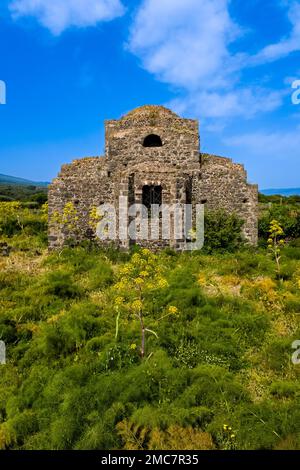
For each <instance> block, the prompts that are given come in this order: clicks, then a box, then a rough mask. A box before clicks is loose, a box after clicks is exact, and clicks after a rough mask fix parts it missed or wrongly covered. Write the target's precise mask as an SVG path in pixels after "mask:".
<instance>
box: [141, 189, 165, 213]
mask: <svg viewBox="0 0 300 470" xmlns="http://www.w3.org/2000/svg"><path fill="white" fill-rule="evenodd" d="M161 203H162V187H161V186H144V187H143V205H144V206H146V207H147V209H148V211H150V209H151V206H152V204H159V205H161Z"/></svg>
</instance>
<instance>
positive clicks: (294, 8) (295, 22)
mask: <svg viewBox="0 0 300 470" xmlns="http://www.w3.org/2000/svg"><path fill="white" fill-rule="evenodd" d="M282 6H283V7H285V8H287V17H288V19H289V21H290V23H291V27H292V30H291V33H290V34H289V35H288V36H287V37H284V38H282V39H281V40H280V41H279V42H277V43H274V44H269V45H268V46H266V47H264V48H263V49H262V50H261V51H260V52H258V53H257V54H256V55H254V56H253V57H251V58H250V59H249V58H248V65H259V64H265V63H268V62H274V61H276V60H279V59H282V58H284V57H286V56H288V55H289V54H291V53H292V52H296V51H300V2H299V1H298V0H292V1H290V0H285V1H282Z"/></svg>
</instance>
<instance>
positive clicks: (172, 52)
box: [128, 0, 300, 119]
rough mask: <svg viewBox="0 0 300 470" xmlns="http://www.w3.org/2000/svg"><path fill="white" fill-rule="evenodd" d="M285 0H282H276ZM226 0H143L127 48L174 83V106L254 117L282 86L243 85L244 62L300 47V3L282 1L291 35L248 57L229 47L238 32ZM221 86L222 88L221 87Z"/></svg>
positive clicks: (275, 103)
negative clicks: (287, 16)
mask: <svg viewBox="0 0 300 470" xmlns="http://www.w3.org/2000/svg"><path fill="white" fill-rule="evenodd" d="M281 1H284V0H281ZM230 3H231V2H230V0H185V1H184V2H183V1H181V0H144V1H143V2H142V4H141V6H140V8H139V9H138V11H137V13H136V16H135V18H134V22H133V25H132V27H131V34H130V39H129V42H128V48H129V50H130V51H131V52H132V53H134V54H135V55H136V56H138V57H139V58H140V60H141V64H142V66H143V67H144V68H145V69H146V70H148V71H149V72H150V73H153V74H154V75H155V76H156V78H157V79H159V80H160V81H163V82H166V83H169V84H170V85H172V86H175V87H177V89H178V90H177V96H178V97H177V98H176V99H175V100H173V101H171V102H170V103H169V105H170V106H171V107H173V109H174V110H176V111H178V112H181V113H185V114H194V115H196V116H201V117H202V118H203V117H207V118H222V119H223V118H227V117H236V116H244V117H248V118H249V117H253V116H255V115H256V114H257V113H263V112H269V111H273V110H275V109H277V108H279V107H280V106H281V104H282V102H283V98H284V96H285V94H286V91H285V90H283V91H276V90H272V89H268V88H266V87H265V86H257V85H256V84H253V85H251V84H248V85H247V86H245V85H244V86H242V80H241V76H242V73H243V72H244V70H245V69H247V68H248V67H249V66H254V65H259V64H261V63H263V62H264V61H265V62H267V61H268V60H271V59H270V58H271V57H272V60H276V59H279V58H280V57H281V56H282V55H283V54H288V53H290V52H291V51H292V50H295V48H296V47H298V48H300V3H299V2H298V1H292V2H290V1H289V2H286V0H285V1H284V3H285V6H287V7H288V15H289V18H290V20H291V23H292V25H293V29H292V33H291V35H290V36H289V37H288V38H286V39H283V40H282V41H281V42H280V43H278V44H277V45H271V46H268V47H266V48H264V49H263V50H262V51H261V52H260V53H258V54H256V55H255V56H253V57H250V56H249V55H248V54H247V53H246V52H245V51H240V52H239V53H237V52H236V53H232V47H231V46H232V45H233V44H234V42H235V41H236V40H237V39H238V38H239V37H240V36H241V35H243V30H242V28H241V27H240V26H239V25H238V24H237V23H236V22H234V21H233V19H232V18H231V16H230V13H229V6H230ZM220 90H221V91H220Z"/></svg>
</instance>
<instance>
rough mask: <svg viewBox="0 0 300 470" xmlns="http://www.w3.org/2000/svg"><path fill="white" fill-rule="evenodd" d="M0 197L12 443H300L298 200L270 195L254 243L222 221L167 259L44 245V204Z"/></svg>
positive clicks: (2, 414) (3, 378)
mask: <svg viewBox="0 0 300 470" xmlns="http://www.w3.org/2000/svg"><path fill="white" fill-rule="evenodd" d="M1 204H3V203H0V230H1V232H0V235H1V242H2V246H3V247H4V252H3V254H5V255H7V254H9V256H2V257H1V260H0V266H1V273H0V289H1V300H0V340H2V341H4V342H5V343H6V348H7V363H6V365H0V449H170V450H176V449H179V450H181V449H225V450H228V449H300V429H299V423H300V383H299V377H300V365H297V364H294V363H293V361H292V355H293V354H294V353H295V349H293V347H292V344H293V342H294V341H295V340H300V317H299V313H300V243H299V237H300V210H299V206H298V205H297V202H296V201H292V202H291V201H283V202H282V201H280V202H279V203H278V204H277V203H273V204H272V206H269V204H268V201H265V200H264V204H262V206H261V219H260V243H259V247H257V248H251V247H247V246H244V245H243V244H242V243H240V241H239V238H238V237H234V236H232V234H228V230H229V229H232V230H233V229H234V230H235V229H236V228H237V227H234V228H232V227H233V225H232V223H227V224H224V226H223V231H221V232H222V237H221V238H220V236H219V235H218V234H217V233H216V229H217V225H216V217H215V218H214V217H211V219H210V226H209V229H210V230H209V236H208V238H207V240H206V245H205V249H204V250H202V251H199V252H192V253H182V254H178V253H175V252H173V251H171V250H166V251H164V252H162V253H161V254H160V255H159V256H157V255H155V254H152V253H149V252H148V251H145V250H144V251H143V250H142V251H141V250H139V249H138V248H135V249H134V250H132V252H131V253H120V252H118V251H116V250H114V249H113V248H107V249H105V250H104V249H100V248H97V247H95V246H93V245H92V244H85V245H83V246H78V247H73V248H71V247H66V248H65V249H63V250H61V251H60V252H55V253H48V251H47V236H46V229H47V227H46V218H45V213H43V210H41V209H38V208H36V209H29V208H28V207H24V206H23V207H19V208H17V209H16V210H13V211H11V212H9V211H8V210H7V209H4V208H3V209H1ZM2 207H4V206H2ZM273 218H276V220H278V221H279V222H280V224H281V225H282V226H283V229H284V237H283V238H284V240H285V244H284V245H282V248H281V259H280V271H278V269H277V265H276V263H275V260H274V259H273V256H272V253H270V251H269V250H268V248H267V239H268V236H269V235H268V230H269V225H270V221H271V220H272V219H273ZM231 222H232V221H231ZM214 224H215V225H214ZM214 227H215V232H214ZM218 232H220V230H219V229H218ZM229 235H230V236H229ZM218 237H219V238H218ZM222 240H223V241H222ZM5 244H7V245H5ZM7 247H8V248H7ZM0 249H1V248H0ZM141 315H142V317H143V321H144V324H145V328H147V331H146V332H145V351H144V355H143V354H141V351H140V349H141V340H142V336H141V323H140V317H141Z"/></svg>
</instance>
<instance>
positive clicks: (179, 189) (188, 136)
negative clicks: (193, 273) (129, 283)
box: [49, 106, 258, 250]
mask: <svg viewBox="0 0 300 470" xmlns="http://www.w3.org/2000/svg"><path fill="white" fill-rule="evenodd" d="M120 196H127V198H128V204H129V205H131V204H133V203H141V204H144V206H146V207H147V208H148V207H149V208H150V206H151V204H158V205H161V204H174V203H182V204H192V205H195V204H204V206H205V210H206V209H208V210H215V209H224V210H225V211H227V212H229V213H236V214H237V215H238V216H239V217H240V218H241V219H243V220H244V226H243V233H244V237H245V238H246V240H247V241H248V242H249V243H251V244H253V245H255V244H256V243H257V204H258V202H257V200H258V188H257V185H252V184H248V182H247V174H246V171H245V169H244V167H243V165H240V164H237V163H233V162H232V160H231V159H229V158H223V157H218V156H215V155H209V154H206V153H201V152H200V137H199V124H198V121H197V120H193V119H183V118H180V117H179V116H178V115H176V114H174V113H173V112H172V111H170V110H169V109H166V108H164V107H162V106H143V107H141V108H137V109H135V110H133V111H131V112H129V113H128V114H127V115H126V116H124V117H122V118H121V119H119V120H108V121H106V122H105V156H104V157H91V158H82V159H79V160H74V161H73V162H72V163H71V164H68V165H63V166H62V168H61V172H60V174H59V175H58V177H57V178H56V179H54V181H53V182H52V184H51V185H50V188H49V247H50V248H51V249H54V248H59V247H62V246H63V245H64V244H65V242H66V240H67V239H68V238H69V237H70V235H71V234H70V233H69V230H68V227H67V226H62V225H61V224H58V223H57V222H55V221H54V220H53V219H54V218H53V217H52V216H53V214H55V213H62V211H63V210H64V207H65V206H66V204H67V203H72V207H74V209H75V210H76V214H77V217H76V225H77V228H76V238H77V239H78V240H85V239H90V238H94V239H95V233H93V230H92V229H91V226H90V223H89V214H90V212H91V210H92V208H96V207H99V206H101V205H102V204H112V205H114V206H116V208H117V206H118V201H119V197H120ZM116 230H117V233H118V230H119V228H118V227H116ZM73 236H74V234H73ZM133 242H134V241H132V240H129V239H128V240H125V241H124V239H123V240H120V241H119V243H118V236H117V245H119V246H122V247H124V248H129V246H130V244H131V243H133ZM137 242H138V243H139V244H141V245H142V246H148V247H150V248H153V247H154V248H157V247H158V248H160V247H165V246H171V247H172V248H174V249H179V250H180V249H182V247H183V246H184V245H182V240H176V239H171V240H164V239H158V240H156V241H155V242H153V241H149V240H145V241H142V240H141V241H137Z"/></svg>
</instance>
